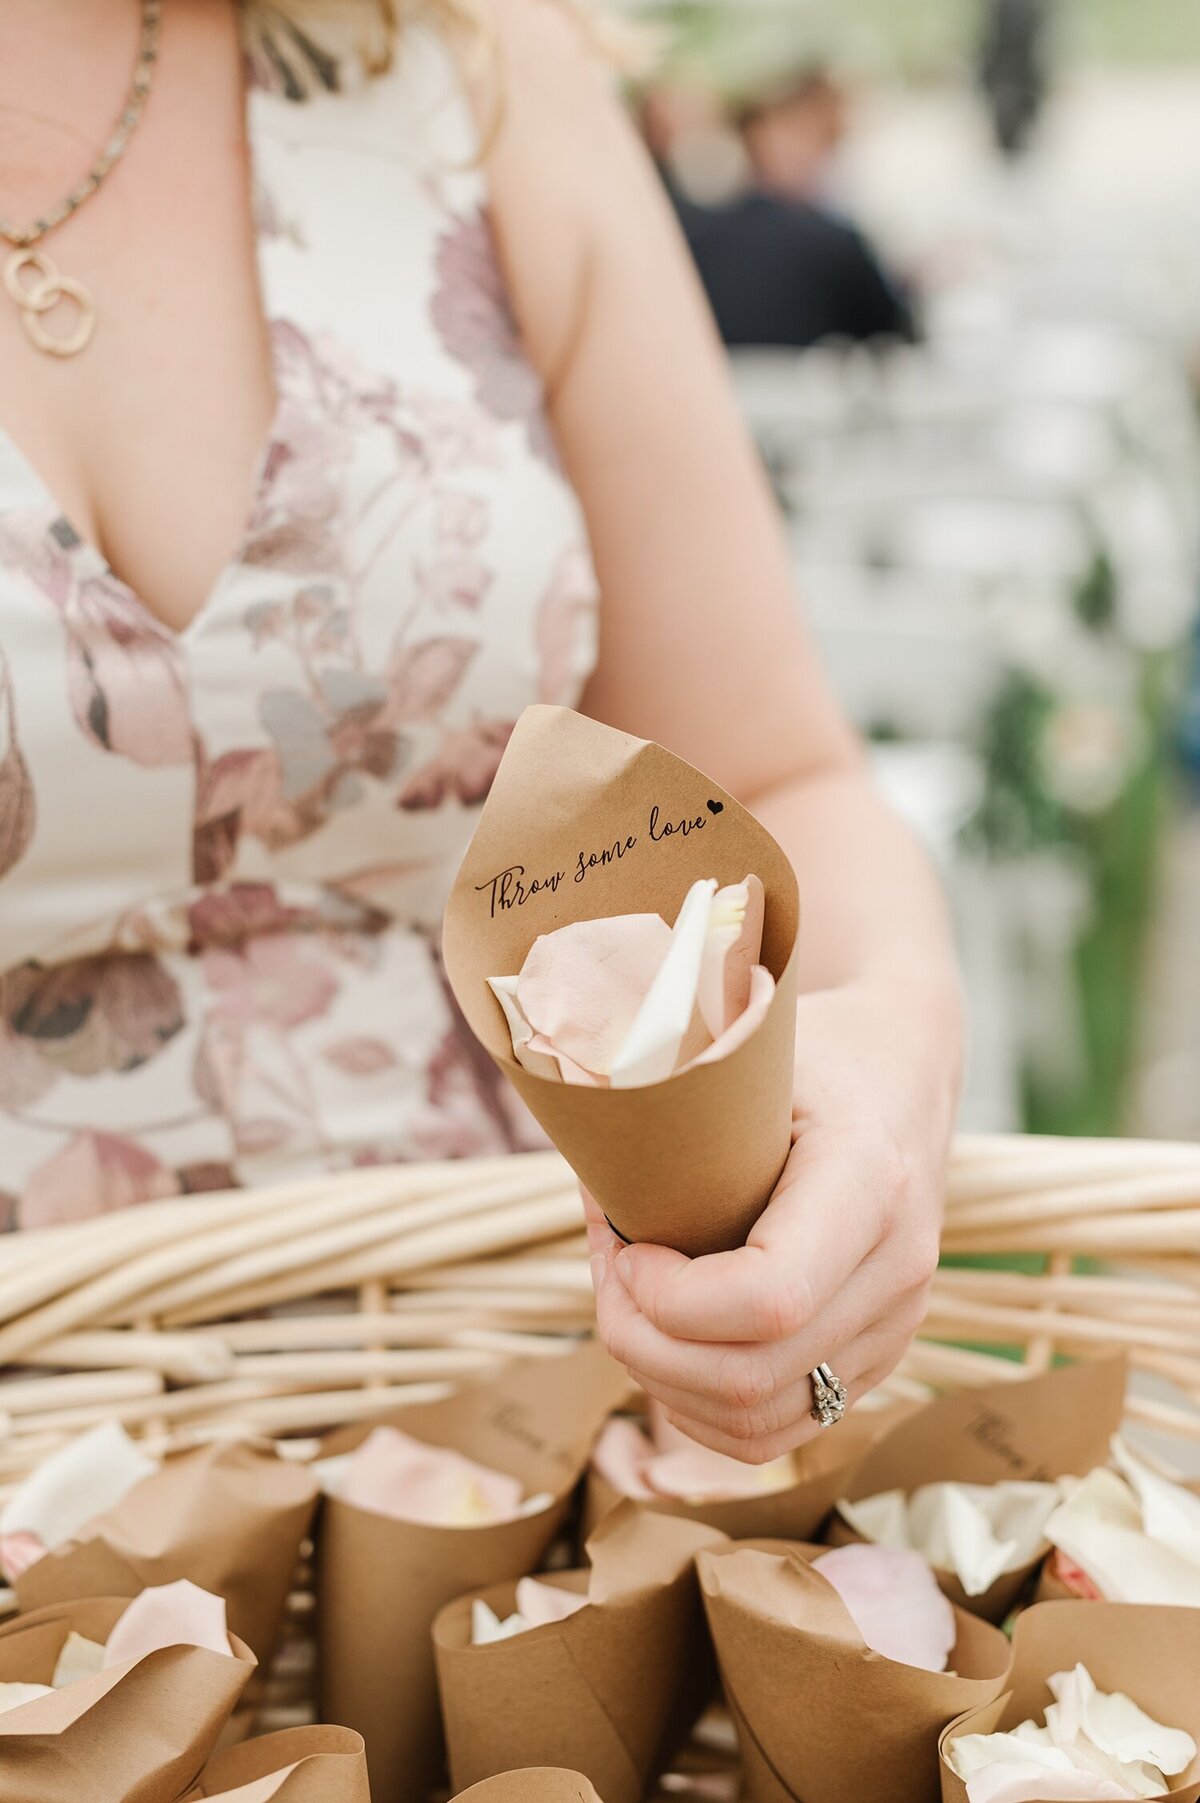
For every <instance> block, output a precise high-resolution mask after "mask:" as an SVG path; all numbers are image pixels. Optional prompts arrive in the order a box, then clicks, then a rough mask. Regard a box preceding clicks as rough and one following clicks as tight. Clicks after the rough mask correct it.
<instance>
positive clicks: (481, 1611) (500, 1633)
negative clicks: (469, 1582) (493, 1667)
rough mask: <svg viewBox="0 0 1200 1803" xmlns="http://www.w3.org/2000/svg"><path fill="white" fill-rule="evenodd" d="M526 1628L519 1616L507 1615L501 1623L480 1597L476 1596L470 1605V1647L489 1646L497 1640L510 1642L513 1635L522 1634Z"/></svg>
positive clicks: (526, 1623) (527, 1624) (525, 1623)
mask: <svg viewBox="0 0 1200 1803" xmlns="http://www.w3.org/2000/svg"><path fill="white" fill-rule="evenodd" d="M528 1626H529V1623H528V1622H526V1621H522V1619H521V1617H520V1615H507V1616H505V1618H504V1620H503V1621H501V1619H500V1617H499V1616H498V1615H497V1614H496V1612H495V1610H494V1609H492V1608H491V1607H490V1606H489V1605H488V1604H487V1603H485V1602H484V1600H483V1598H482V1597H478V1596H477V1597H476V1598H475V1601H474V1602H473V1603H472V1604H471V1645H472V1646H491V1645H492V1643H493V1642H494V1641H497V1640H511V1639H512V1637H513V1635H514V1634H523V1633H524V1632H525V1629H526V1628H527V1627H528Z"/></svg>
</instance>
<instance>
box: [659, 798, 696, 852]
mask: <svg viewBox="0 0 1200 1803" xmlns="http://www.w3.org/2000/svg"><path fill="white" fill-rule="evenodd" d="M707 825H708V821H707V820H706V819H705V818H704V815H703V814H695V815H692V816H688V815H686V814H685V815H684V817H683V819H682V820H663V819H661V818H660V817H659V812H658V808H657V806H655V807H652V808H651V810H650V837H651V838H652V839H653V841H654V843H655V844H656V845H661V844H662V841H663V840H664V839H673V838H675V836H676V835H677V834H678V836H679V837H680V838H682V839H686V838H687V836H688V834H689V833H702V832H703V831H704V829H705V827H706V826H707Z"/></svg>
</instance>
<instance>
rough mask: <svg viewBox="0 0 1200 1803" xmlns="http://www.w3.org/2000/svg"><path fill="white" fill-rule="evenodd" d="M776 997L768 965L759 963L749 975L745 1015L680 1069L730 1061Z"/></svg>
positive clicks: (760, 1021) (757, 1025)
mask: <svg viewBox="0 0 1200 1803" xmlns="http://www.w3.org/2000/svg"><path fill="white" fill-rule="evenodd" d="M774 995H775V979H774V977H773V976H772V975H771V973H770V971H769V970H768V969H767V968H766V966H765V965H762V964H756V965H755V966H754V969H753V970H752V971H751V973H750V1000H749V1002H748V1003H747V1005H746V1008H745V1010H744V1012H743V1013H741V1014H740V1015H739V1016H738V1018H737V1019H736V1020H735V1021H734V1023H733V1025H732V1026H731V1027H726V1029H725V1031H724V1032H723V1033H722V1035H721V1037H720V1038H719V1039H714V1040H713V1042H712V1044H711V1045H710V1046H709V1047H708V1048H707V1050H705V1051H703V1052H701V1053H700V1054H699V1055H698V1056H697V1057H695V1058H693V1059H692V1060H691V1064H685V1065H681V1067H680V1068H681V1069H682V1070H690V1069H691V1065H692V1064H716V1063H717V1062H718V1061H719V1060H720V1059H722V1058H728V1057H729V1054H730V1053H731V1052H736V1051H737V1049H738V1047H739V1046H740V1045H744V1044H745V1043H746V1041H747V1040H748V1039H749V1037H750V1035H751V1033H753V1032H754V1031H755V1029H756V1028H757V1027H761V1025H762V1023H763V1021H764V1020H766V1018H767V1011H768V1009H769V1008H770V1006H771V1002H772V1000H773V998H774Z"/></svg>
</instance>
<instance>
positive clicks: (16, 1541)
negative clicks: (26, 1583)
mask: <svg viewBox="0 0 1200 1803" xmlns="http://www.w3.org/2000/svg"><path fill="white" fill-rule="evenodd" d="M45 1556H46V1548H45V1546H44V1545H43V1544H42V1542H41V1540H39V1538H38V1536H37V1535H36V1534H27V1533H24V1532H19V1533H16V1534H0V1571H2V1572H3V1573H4V1575H5V1577H6V1578H8V1580H9V1581H10V1583H11V1582H15V1580H16V1579H17V1578H19V1577H20V1575H21V1573H22V1572H23V1571H28V1570H29V1567H30V1566H31V1565H36V1564H37V1562H38V1560H39V1559H44V1558H45Z"/></svg>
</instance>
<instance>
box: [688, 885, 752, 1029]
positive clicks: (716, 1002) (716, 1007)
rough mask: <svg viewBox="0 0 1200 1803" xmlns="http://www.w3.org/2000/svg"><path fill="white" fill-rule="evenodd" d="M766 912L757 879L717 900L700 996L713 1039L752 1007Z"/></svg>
mask: <svg viewBox="0 0 1200 1803" xmlns="http://www.w3.org/2000/svg"><path fill="white" fill-rule="evenodd" d="M763 910H764V894H763V886H762V883H761V881H760V880H759V878H758V877H756V876H747V877H745V878H743V880H742V881H741V882H740V883H730V884H729V885H728V886H727V887H726V888H724V889H718V890H717V893H716V895H715V896H714V897H713V904H712V910H711V913H710V916H709V925H708V935H707V938H706V940H705V945H704V957H703V960H702V962H701V965H700V983H699V988H698V990H697V994H696V1002H697V1006H698V1007H699V1009H700V1013H701V1016H702V1018H703V1020H704V1024H705V1026H706V1027H707V1028H708V1031H709V1033H710V1035H711V1036H712V1038H713V1039H719V1038H720V1036H721V1034H722V1033H724V1032H725V1030H726V1028H727V1027H731V1026H732V1025H733V1023H734V1021H735V1020H737V1018H738V1016H739V1015H741V1014H743V1013H744V1012H745V1010H746V1008H747V1007H748V1006H749V1003H750V973H751V971H752V970H753V968H754V966H755V965H756V964H757V963H758V960H759V957H760V956H761V954H762V931H763Z"/></svg>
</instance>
